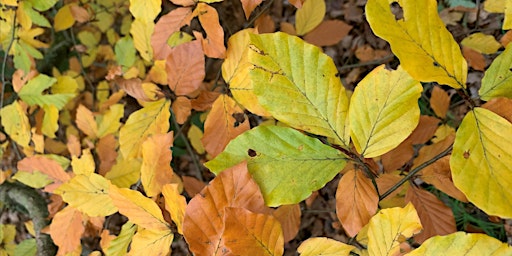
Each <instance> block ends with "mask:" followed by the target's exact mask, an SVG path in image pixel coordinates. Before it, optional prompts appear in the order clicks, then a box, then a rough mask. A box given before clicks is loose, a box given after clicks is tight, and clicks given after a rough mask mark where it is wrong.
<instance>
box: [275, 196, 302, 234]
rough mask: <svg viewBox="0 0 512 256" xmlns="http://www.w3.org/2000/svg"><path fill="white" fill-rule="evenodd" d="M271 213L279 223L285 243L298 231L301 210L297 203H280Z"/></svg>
mask: <svg viewBox="0 0 512 256" xmlns="http://www.w3.org/2000/svg"><path fill="white" fill-rule="evenodd" d="M272 215H274V217H275V218H276V219H277V220H278V221H279V223H281V228H282V229H283V238H284V242H285V243H288V242H289V241H290V240H292V239H293V238H294V237H295V236H296V235H297V234H298V233H299V227H300V216H301V211H300V206H299V205H298V204H291V205H282V206H280V207H279V208H277V209H276V210H275V211H274V212H273V213H272Z"/></svg>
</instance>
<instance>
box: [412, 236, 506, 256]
mask: <svg viewBox="0 0 512 256" xmlns="http://www.w3.org/2000/svg"><path fill="white" fill-rule="evenodd" d="M462 254H463V255H465V256H481V255H486V256H493V255H495V256H499V255H512V247H510V246H509V245H508V244H506V243H502V242H500V241H499V240H498V239H496V238H493V237H490V236H488V235H485V234H466V233H463V232H456V233H453V234H450V235H446V236H434V237H432V238H430V239H428V240H427V241H425V242H423V244H422V245H421V246H420V247H419V248H418V249H416V250H414V251H412V252H411V253H409V254H407V255H408V256H416V255H417V256H420V255H421V256H437V255H462Z"/></svg>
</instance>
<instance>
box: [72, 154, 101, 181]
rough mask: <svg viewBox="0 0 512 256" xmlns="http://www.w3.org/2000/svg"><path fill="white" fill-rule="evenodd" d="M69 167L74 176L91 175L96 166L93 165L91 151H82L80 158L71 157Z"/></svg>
mask: <svg viewBox="0 0 512 256" xmlns="http://www.w3.org/2000/svg"><path fill="white" fill-rule="evenodd" d="M71 166H72V167H73V172H74V173H75V174H76V175H80V174H81V175H85V176H88V175H90V174H93V173H94V170H95V167H96V164H95V163H94V158H93V157H92V155H91V150H90V149H84V150H82V156H80V158H78V157H76V156H73V157H72V159H71Z"/></svg>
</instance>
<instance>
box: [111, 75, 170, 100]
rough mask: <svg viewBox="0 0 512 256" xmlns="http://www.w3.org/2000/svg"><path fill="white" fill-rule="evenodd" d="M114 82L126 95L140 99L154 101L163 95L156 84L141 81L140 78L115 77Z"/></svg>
mask: <svg viewBox="0 0 512 256" xmlns="http://www.w3.org/2000/svg"><path fill="white" fill-rule="evenodd" d="M116 83H117V84H118V85H119V88H121V89H123V90H124V91H125V92H126V93H127V94H128V95H130V96H132V97H133V98H135V99H138V100H142V101H156V100H159V99H161V98H163V97H164V94H163V93H162V91H161V90H160V88H158V86H156V85H154V84H151V83H142V80H140V78H131V79H123V78H117V79H116Z"/></svg>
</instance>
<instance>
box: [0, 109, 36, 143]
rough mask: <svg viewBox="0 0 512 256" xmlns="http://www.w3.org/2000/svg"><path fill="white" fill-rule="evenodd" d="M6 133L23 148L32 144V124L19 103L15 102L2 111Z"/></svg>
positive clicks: (0, 113) (0, 111) (0, 112)
mask: <svg viewBox="0 0 512 256" xmlns="http://www.w3.org/2000/svg"><path fill="white" fill-rule="evenodd" d="M0 116H1V117H2V126H3V127H4V129H5V132H6V133H7V134H9V136H10V137H11V138H12V139H13V140H14V141H16V143H18V144H19V145H20V146H22V147H24V148H25V147H28V144H29V143H30V137H31V134H30V123H29V122H28V117H27V115H26V114H25V110H23V108H22V107H21V105H20V103H19V101H14V102H13V103H11V104H10V105H8V106H5V107H3V108H2V109H1V110H0Z"/></svg>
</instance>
